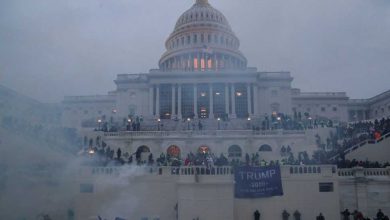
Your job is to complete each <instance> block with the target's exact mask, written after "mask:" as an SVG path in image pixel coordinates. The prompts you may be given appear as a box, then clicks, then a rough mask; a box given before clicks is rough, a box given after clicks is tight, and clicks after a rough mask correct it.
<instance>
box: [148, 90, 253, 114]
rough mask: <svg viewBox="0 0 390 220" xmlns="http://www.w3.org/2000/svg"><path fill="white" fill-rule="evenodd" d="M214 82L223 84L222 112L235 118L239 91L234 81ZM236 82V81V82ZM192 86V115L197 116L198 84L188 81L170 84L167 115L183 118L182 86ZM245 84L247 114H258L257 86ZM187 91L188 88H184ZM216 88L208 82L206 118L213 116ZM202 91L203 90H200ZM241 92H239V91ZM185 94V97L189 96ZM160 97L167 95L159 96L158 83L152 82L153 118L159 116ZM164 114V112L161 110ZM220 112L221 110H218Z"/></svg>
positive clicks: (150, 110) (150, 103) (151, 101)
mask: <svg viewBox="0 0 390 220" xmlns="http://www.w3.org/2000/svg"><path fill="white" fill-rule="evenodd" d="M216 84H223V87H222V88H224V100H223V102H224V108H223V109H224V111H225V112H224V113H225V114H227V115H228V117H229V118H236V117H237V109H238V108H239V106H237V104H236V98H237V96H238V95H237V94H238V93H239V92H237V91H236V85H235V84H236V83H216ZM237 84H238V83H237ZM184 85H185V86H188V85H191V86H192V91H193V94H192V95H191V96H192V97H193V103H192V105H193V112H192V113H193V116H194V118H198V117H199V115H198V110H199V102H198V100H199V92H198V84H197V83H193V84H188V83H174V84H171V97H170V104H171V106H170V109H171V112H169V115H170V116H171V119H174V118H178V119H182V118H183V86H184ZM245 85H246V91H245V92H246V94H247V97H246V104H247V115H248V116H249V117H251V116H253V115H258V105H259V103H258V87H257V85H256V84H253V83H245ZM186 91H188V90H186ZM216 91H217V90H216V89H215V88H214V84H213V83H208V91H207V90H206V91H205V92H208V109H207V111H208V118H215V117H216V114H215V113H216V112H215V111H214V109H215V103H214V101H215V96H214V95H215V94H214V93H215V92H216ZM201 92H203V91H201ZM240 93H241V92H240ZM221 94H223V93H222V92H220V91H218V95H221ZM191 96H187V97H191ZM161 98H168V97H161V94H160V84H153V85H151V86H150V87H149V114H150V115H152V116H154V117H155V118H160V117H161V111H160V110H161V106H160V103H161V102H160V100H161ZM163 113H164V114H165V112H163ZM219 113H221V112H219Z"/></svg>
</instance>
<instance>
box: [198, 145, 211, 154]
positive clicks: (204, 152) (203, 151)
mask: <svg viewBox="0 0 390 220" xmlns="http://www.w3.org/2000/svg"><path fill="white" fill-rule="evenodd" d="M198 151H199V153H202V154H206V153H208V152H210V148H209V147H208V146H206V145H202V146H200V147H199V149H198Z"/></svg>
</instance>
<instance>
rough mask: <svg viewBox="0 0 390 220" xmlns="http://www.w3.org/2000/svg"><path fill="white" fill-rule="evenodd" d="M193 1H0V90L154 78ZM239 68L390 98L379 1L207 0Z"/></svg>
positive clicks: (94, 87)
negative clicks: (241, 59) (229, 37)
mask: <svg viewBox="0 0 390 220" xmlns="http://www.w3.org/2000/svg"><path fill="white" fill-rule="evenodd" d="M194 1H195V0H57V1H53V0H0V84H2V85H5V86H7V87H9V88H12V89H14V90H17V91H19V92H21V93H23V94H26V95H29V96H31V97H33V98H36V99H38V100H40V101H44V102H58V101H60V100H61V99H62V97H63V96H64V95H94V94H106V93H107V91H110V90H114V89H115V85H114V83H113V80H114V79H115V77H116V74H120V73H139V72H148V71H149V69H151V68H156V67H157V63H158V60H159V58H160V56H161V55H162V53H163V52H164V50H165V49H164V42H165V40H166V39H167V37H168V35H169V34H170V33H171V32H172V30H173V27H174V25H175V23H176V20H177V18H178V17H179V16H180V15H181V14H182V13H183V12H184V11H185V10H187V9H188V8H190V7H191V5H192V4H193V2H194ZM210 3H211V4H212V5H213V6H214V7H216V8H217V9H219V10H220V11H221V12H222V13H224V14H225V16H226V17H227V19H228V20H229V22H230V24H231V26H232V28H233V30H234V32H235V33H236V35H237V36H238V37H239V39H240V40H241V51H242V52H243V53H244V54H245V55H246V57H247V59H248V64H249V66H253V67H257V68H258V69H259V70H260V71H279V70H284V71H291V74H292V76H293V77H294V81H293V87H296V88H301V89H302V91H309V92H311V91H313V92H314V91H332V92H333V91H346V92H347V93H348V95H349V96H350V97H352V98H367V97H371V96H374V95H376V94H378V93H381V92H384V91H386V90H388V89H390V86H389V85H390V1H389V0H372V1H370V0H342V1H340V0H316V1H313V0H210Z"/></svg>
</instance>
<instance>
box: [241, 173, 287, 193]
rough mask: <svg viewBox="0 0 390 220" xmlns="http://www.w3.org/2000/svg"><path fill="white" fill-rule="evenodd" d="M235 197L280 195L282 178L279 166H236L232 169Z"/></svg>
mask: <svg viewBox="0 0 390 220" xmlns="http://www.w3.org/2000/svg"><path fill="white" fill-rule="evenodd" d="M234 179H235V186H234V194H235V197H236V198H262V197H271V196H282V195H283V188H282V178H281V175H280V167H279V166H271V167H237V168H236V169H235V171H234Z"/></svg>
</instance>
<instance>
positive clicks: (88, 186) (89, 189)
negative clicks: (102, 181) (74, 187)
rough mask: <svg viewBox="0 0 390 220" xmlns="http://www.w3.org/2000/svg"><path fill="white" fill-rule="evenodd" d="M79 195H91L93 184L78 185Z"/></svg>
mask: <svg viewBox="0 0 390 220" xmlns="http://www.w3.org/2000/svg"><path fill="white" fill-rule="evenodd" d="M80 192H81V193H93V184H89V183H84V184H80Z"/></svg>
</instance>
